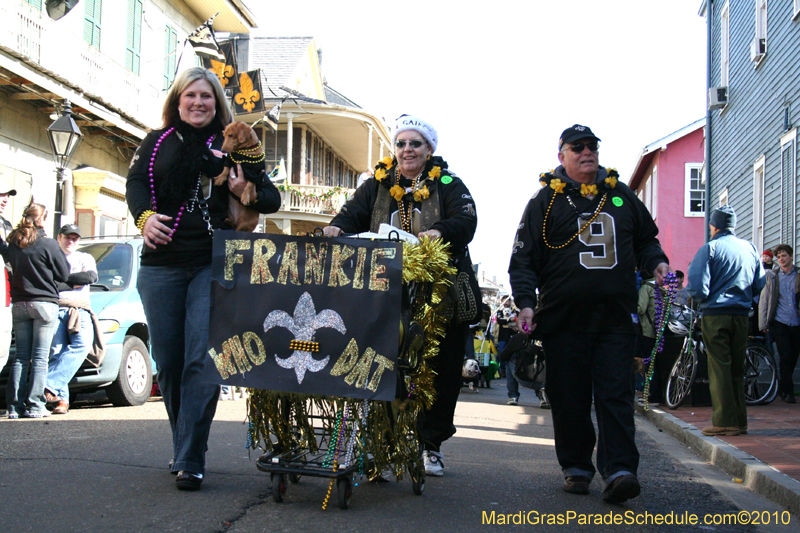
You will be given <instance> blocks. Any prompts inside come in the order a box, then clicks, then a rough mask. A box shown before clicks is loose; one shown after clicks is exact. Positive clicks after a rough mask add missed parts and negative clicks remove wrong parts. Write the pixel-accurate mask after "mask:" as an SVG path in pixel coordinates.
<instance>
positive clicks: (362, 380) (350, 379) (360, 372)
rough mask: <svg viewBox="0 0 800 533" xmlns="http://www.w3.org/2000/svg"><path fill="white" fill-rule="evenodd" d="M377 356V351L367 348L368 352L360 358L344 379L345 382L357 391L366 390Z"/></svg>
mask: <svg viewBox="0 0 800 533" xmlns="http://www.w3.org/2000/svg"><path fill="white" fill-rule="evenodd" d="M375 355H376V354H375V350H373V349H372V348H367V351H365V352H364V355H362V356H361V357H360V358H359V360H358V362H357V363H356V366H354V367H353V370H352V371H350V373H349V374H348V375H347V377H346V378H344V382H345V383H347V384H348V385H352V386H354V387H355V388H357V389H363V388H366V386H367V379H368V378H369V369H370V368H371V367H372V360H373V359H375Z"/></svg>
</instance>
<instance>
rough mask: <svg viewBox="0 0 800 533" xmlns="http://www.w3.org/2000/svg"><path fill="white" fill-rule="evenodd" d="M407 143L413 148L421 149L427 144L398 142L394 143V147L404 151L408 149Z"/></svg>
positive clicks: (421, 142) (422, 142) (423, 142)
mask: <svg viewBox="0 0 800 533" xmlns="http://www.w3.org/2000/svg"><path fill="white" fill-rule="evenodd" d="M406 142H407V143H408V144H409V146H411V148H419V147H420V146H422V145H423V144H425V141H397V142H395V143H394V145H395V146H397V147H398V148H400V149H403V148H405V147H406Z"/></svg>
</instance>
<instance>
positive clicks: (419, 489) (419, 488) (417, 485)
mask: <svg viewBox="0 0 800 533" xmlns="http://www.w3.org/2000/svg"><path fill="white" fill-rule="evenodd" d="M411 490H413V491H414V494H416V495H417V496H422V493H423V492H425V474H424V473H423V474H422V477H421V478H420V479H419V480H417V479H415V478H414V476H413V475H412V476H411Z"/></svg>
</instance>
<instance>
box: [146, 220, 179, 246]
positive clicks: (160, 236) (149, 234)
mask: <svg viewBox="0 0 800 533" xmlns="http://www.w3.org/2000/svg"><path fill="white" fill-rule="evenodd" d="M171 220H172V217H168V216H167V215H159V214H158V213H156V214H153V215H150V216H149V217H147V220H146V221H145V222H144V227H143V228H142V236H144V243H145V244H146V245H147V246H149V247H150V248H153V249H155V247H156V245H157V244H167V243H168V242H172V237H171V236H170V232H171V231H172V228H171V227H169V226H167V225H166V223H167V222H170V221H171Z"/></svg>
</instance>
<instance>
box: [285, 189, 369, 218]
mask: <svg viewBox="0 0 800 533" xmlns="http://www.w3.org/2000/svg"><path fill="white" fill-rule="evenodd" d="M278 190H279V191H281V210H282V211H297V212H301V213H315V214H321V215H331V216H332V215H335V214H336V213H338V212H339V209H341V207H342V206H343V205H344V203H345V202H346V201H347V199H348V198H350V197H351V196H352V195H353V192H354V191H355V189H346V188H344V187H320V186H317V185H279V186H278Z"/></svg>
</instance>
